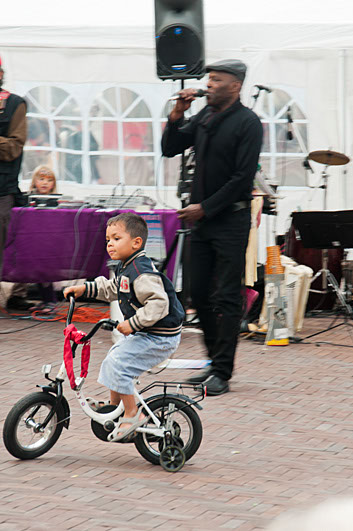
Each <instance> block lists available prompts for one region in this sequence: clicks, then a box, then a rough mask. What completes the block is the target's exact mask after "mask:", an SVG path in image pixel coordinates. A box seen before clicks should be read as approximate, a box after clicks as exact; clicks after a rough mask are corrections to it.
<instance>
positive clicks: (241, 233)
mask: <svg viewBox="0 0 353 531" xmlns="http://www.w3.org/2000/svg"><path fill="white" fill-rule="evenodd" d="M206 71H207V72H208V73H209V78H208V83H207V105H206V106H205V107H204V108H203V109H201V111H200V112H199V113H198V114H196V115H195V116H193V117H192V118H191V119H190V120H189V121H185V119H184V112H185V111H186V110H187V109H189V107H190V105H191V102H192V101H193V100H194V99H195V95H196V92H197V91H196V90H195V89H192V88H188V89H183V90H181V91H180V92H179V96H180V98H179V99H177V100H176V104H175V106H174V108H173V110H172V111H171V113H170V115H169V117H168V122H167V125H166V128H165V130H164V132H163V137H162V153H163V155H165V156H166V157H174V156H175V155H177V154H178V153H182V152H183V151H185V150H186V149H188V148H190V147H191V146H194V150H195V160H196V165H195V174H194V178H193V183H192V189H191V197H190V203H189V205H188V206H186V207H185V208H183V209H181V210H179V218H180V219H181V220H183V221H185V222H186V223H190V224H192V225H193V227H192V231H191V275H190V276H191V298H192V302H193V307H194V308H195V309H196V311H197V315H198V318H199V320H200V325H201V328H202V330H203V333H204V340H205V344H206V348H207V352H208V356H209V358H210V359H211V364H210V366H209V368H207V369H206V370H205V371H203V372H202V373H201V375H199V376H193V377H192V378H189V380H187V382H188V383H200V382H205V385H206V386H207V396H216V395H220V394H222V393H226V392H227V391H229V384H228V380H230V378H231V376H232V372H233V367H234V357H235V350H236V346H237V339H238V333H239V327H240V321H241V317H242V295H241V285H242V276H243V272H244V265H245V250H246V246H247V242H248V236H249V230H250V222H251V208H250V207H251V200H252V194H251V193H252V189H253V180H254V176H255V173H256V170H257V164H258V159H259V154H260V148H261V144H262V124H261V121H260V120H259V117H258V116H257V115H256V114H255V113H254V112H253V111H251V110H250V109H248V108H247V107H245V106H244V105H243V104H242V103H241V101H240V91H241V88H242V84H243V81H244V78H245V73H246V65H245V64H244V63H243V62H242V61H239V60H236V59H227V60H222V61H218V62H216V63H213V64H211V65H208V66H207V67H206ZM215 292H216V294H217V296H216V297H214V296H213V294H214V293H215Z"/></svg>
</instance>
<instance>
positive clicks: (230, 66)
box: [206, 59, 246, 81]
mask: <svg viewBox="0 0 353 531" xmlns="http://www.w3.org/2000/svg"><path fill="white" fill-rule="evenodd" d="M211 70H215V71H216V72H227V73H228V74H233V76H236V77H237V78H238V79H239V81H244V79H245V74H246V64H244V63H243V62H242V61H239V60H238V59H222V61H216V62H215V63H212V64H211V65H207V66H206V72H210V71H211Z"/></svg>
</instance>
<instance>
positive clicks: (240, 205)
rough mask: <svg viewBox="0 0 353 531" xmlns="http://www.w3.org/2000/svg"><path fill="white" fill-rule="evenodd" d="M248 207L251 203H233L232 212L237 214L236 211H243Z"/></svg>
mask: <svg viewBox="0 0 353 531" xmlns="http://www.w3.org/2000/svg"><path fill="white" fill-rule="evenodd" d="M250 207H251V201H237V202H236V203H233V212H237V211H238V210H243V208H250Z"/></svg>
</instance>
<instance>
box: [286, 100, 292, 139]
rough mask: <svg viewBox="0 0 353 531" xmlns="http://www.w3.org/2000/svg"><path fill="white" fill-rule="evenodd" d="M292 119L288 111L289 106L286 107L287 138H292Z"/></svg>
mask: <svg viewBox="0 0 353 531" xmlns="http://www.w3.org/2000/svg"><path fill="white" fill-rule="evenodd" d="M292 123H293V119H292V115H291V112H290V106H289V105H288V108H287V140H293V126H292Z"/></svg>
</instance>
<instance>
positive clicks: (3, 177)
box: [0, 94, 26, 196]
mask: <svg viewBox="0 0 353 531" xmlns="http://www.w3.org/2000/svg"><path fill="white" fill-rule="evenodd" d="M21 103H26V102H25V100H24V99H23V98H21V97H20V96H17V94H10V96H9V97H8V99H7V102H6V107H5V110H4V112H2V113H0V136H4V137H7V136H8V130H9V126H10V123H11V119H12V117H13V115H14V113H15V111H16V109H17V107H18V106H19V105H20V104H21ZM21 162H22V152H21V155H20V156H19V157H17V158H16V159H14V160H11V161H5V160H0V196H3V195H10V194H14V195H16V194H17V193H18V192H19V189H18V174H19V171H20V168H21Z"/></svg>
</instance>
